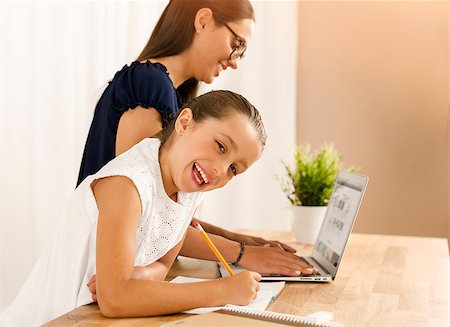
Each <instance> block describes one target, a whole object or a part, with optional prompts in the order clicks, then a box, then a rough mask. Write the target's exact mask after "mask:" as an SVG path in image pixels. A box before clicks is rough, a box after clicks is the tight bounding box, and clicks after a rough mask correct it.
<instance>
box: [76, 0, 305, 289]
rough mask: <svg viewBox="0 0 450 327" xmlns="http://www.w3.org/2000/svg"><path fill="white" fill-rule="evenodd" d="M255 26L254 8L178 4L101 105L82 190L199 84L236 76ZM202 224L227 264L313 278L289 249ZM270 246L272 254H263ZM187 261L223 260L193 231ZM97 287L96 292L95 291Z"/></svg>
mask: <svg viewBox="0 0 450 327" xmlns="http://www.w3.org/2000/svg"><path fill="white" fill-rule="evenodd" d="M254 20H255V18H254V12H253V8H252V6H251V4H250V2H249V1H248V0H227V1H218V0H172V1H170V3H169V4H168V5H167V7H166V8H165V10H164V12H163V13H162V15H161V17H160V19H159V21H158V23H157V25H156V27H155V29H154V31H153V33H152V35H151V37H150V40H149V41H148V43H147V45H146V46H145V48H144V50H143V51H142V53H141V54H140V55H139V57H138V60H137V61H135V62H133V63H132V64H131V65H130V66H125V67H124V68H123V69H122V70H121V71H119V72H118V73H116V75H115V76H114V78H113V80H112V81H111V82H110V84H109V85H108V87H107V88H106V90H105V92H104V93H103V95H102V97H101V98H100V100H99V102H98V104H97V107H96V109H95V114H94V118H93V122H92V125H91V128H90V131H89V135H88V139H87V142H86V146H85V150H84V154H83V160H82V163H81V168H80V174H79V178H78V184H80V183H81V182H82V181H83V179H84V178H85V177H86V176H88V175H91V174H94V173H96V172H97V171H98V170H99V169H100V168H101V167H103V166H104V165H105V164H106V163H107V162H108V161H110V160H111V159H113V158H114V157H115V156H117V155H119V154H121V153H123V152H124V151H126V150H128V149H129V148H131V147H132V146H133V145H135V144H137V143H138V142H140V141H141V140H142V139H144V138H146V137H152V136H154V135H156V134H157V133H159V132H160V131H161V130H162V129H163V128H164V127H166V125H167V122H168V119H169V117H170V116H171V115H172V114H173V113H175V112H176V111H177V110H178V108H179V107H181V105H182V104H183V103H185V102H187V101H189V100H190V99H192V98H193V97H195V96H196V93H197V89H198V84H199V81H203V82H206V83H211V82H212V81H213V80H214V78H215V77H217V76H219V75H220V72H221V71H222V70H225V69H227V68H228V67H231V68H233V69H236V68H237V67H238V61H239V59H240V58H241V57H242V56H243V55H244V53H245V50H246V48H247V44H248V42H249V40H250V38H251V36H252V34H253V27H254ZM130 109H131V110H130ZM201 224H202V225H203V227H204V228H205V230H206V231H207V232H208V233H212V234H213V235H210V237H211V238H212V239H213V242H214V243H215V244H216V245H217V247H218V248H219V250H220V251H221V252H222V254H223V255H224V257H225V259H226V260H228V261H230V262H234V263H235V264H236V265H237V264H239V265H241V266H243V267H244V268H247V269H251V270H254V271H258V272H260V273H281V274H286V275H299V274H300V273H301V272H304V273H311V272H312V269H311V266H309V265H307V264H306V263H304V262H303V261H301V260H300V259H299V258H298V257H297V256H295V255H294V254H293V253H294V252H295V250H294V249H293V248H291V247H289V246H288V245H286V244H283V243H280V242H277V241H267V240H264V239H262V238H258V237H252V236H248V235H243V234H238V233H233V232H230V231H227V230H224V229H222V228H219V227H216V226H213V225H210V224H207V223H205V222H201ZM244 244H245V245H244ZM267 244H269V245H270V247H266V246H264V247H263V246H262V245H267ZM180 254H181V255H185V256H189V257H196V258H200V259H206V260H215V257H214V255H213V253H212V252H211V251H209V250H208V249H207V248H206V247H205V244H204V242H203V240H202V239H201V237H200V235H199V234H198V233H197V232H196V231H195V230H194V229H193V228H189V230H188V232H187V236H186V242H184V245H183V248H182V249H181V252H180ZM90 286H91V287H93V289H95V284H92V283H90Z"/></svg>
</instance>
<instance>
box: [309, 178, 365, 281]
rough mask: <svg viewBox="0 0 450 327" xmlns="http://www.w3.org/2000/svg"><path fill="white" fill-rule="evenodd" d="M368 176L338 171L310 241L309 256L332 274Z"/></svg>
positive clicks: (352, 223) (337, 264)
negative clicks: (324, 209) (325, 209)
mask: <svg viewBox="0 0 450 327" xmlns="http://www.w3.org/2000/svg"><path fill="white" fill-rule="evenodd" d="M367 180H368V178H367V177H366V176H362V175H359V174H354V173H349V172H346V171H341V172H340V173H339V174H338V176H337V178H336V182H335V185H334V189H333V193H332V195H331V198H330V201H329V203H328V208H327V212H326V214H325V219H324V222H323V224H322V227H321V229H320V232H319V236H318V238H317V241H316V244H315V245H314V250H313V257H314V259H316V260H317V261H319V263H320V264H321V265H322V266H323V267H324V268H326V269H327V270H328V272H329V273H330V274H332V275H333V277H334V276H335V274H336V271H337V268H338V266H339V263H340V261H341V258H342V255H343V253H344V250H345V246H346V244H347V241H348V238H349V236H350V233H351V231H352V228H353V225H354V223H355V219H356V215H357V213H358V209H359V207H360V204H361V200H362V198H363V195H364V191H365V188H366V184H367Z"/></svg>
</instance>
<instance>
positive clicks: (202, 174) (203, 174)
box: [195, 163, 208, 184]
mask: <svg viewBox="0 0 450 327" xmlns="http://www.w3.org/2000/svg"><path fill="white" fill-rule="evenodd" d="M195 168H196V169H197V171H198V172H199V173H200V175H201V176H202V178H203V181H204V182H205V183H206V184H207V183H208V179H207V178H206V174H205V172H204V171H203V170H202V169H201V168H200V166H199V165H198V164H197V163H195ZM199 183H200V182H199Z"/></svg>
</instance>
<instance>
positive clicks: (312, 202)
mask: <svg viewBox="0 0 450 327" xmlns="http://www.w3.org/2000/svg"><path fill="white" fill-rule="evenodd" d="M283 165H284V168H285V170H286V174H287V177H285V178H281V179H280V182H281V185H282V188H283V191H284V193H285V194H286V195H287V198H288V199H289V200H290V202H291V203H292V205H293V207H292V208H293V222H292V228H293V231H294V234H295V239H296V240H297V241H298V242H300V243H306V244H313V243H314V242H315V241H316V239H317V236H318V234H319V231H320V227H321V226H322V222H323V219H324V216H325V212H326V209H327V205H328V201H329V200H330V196H331V193H332V191H333V186H334V182H335V180H336V176H337V174H338V173H339V171H340V170H341V169H343V164H342V162H341V156H340V154H339V153H338V152H337V151H336V150H335V149H334V146H333V144H324V145H323V146H322V147H321V149H320V150H319V151H316V152H314V153H313V152H312V151H311V146H310V145H309V144H305V145H301V146H296V147H295V148H294V164H293V166H290V165H289V164H287V163H286V162H284V161H283ZM349 170H354V169H353V168H352V167H350V168H349Z"/></svg>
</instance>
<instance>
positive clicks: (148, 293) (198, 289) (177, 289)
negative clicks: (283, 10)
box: [92, 176, 260, 317]
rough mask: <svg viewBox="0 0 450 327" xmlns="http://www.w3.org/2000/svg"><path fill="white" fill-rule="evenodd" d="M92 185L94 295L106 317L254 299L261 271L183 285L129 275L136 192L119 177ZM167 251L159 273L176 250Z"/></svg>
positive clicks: (137, 212) (138, 207) (137, 213)
mask: <svg viewBox="0 0 450 327" xmlns="http://www.w3.org/2000/svg"><path fill="white" fill-rule="evenodd" d="M92 188H93V191H94V195H95V199H96V201H97V206H98V209H99V218H98V226H97V252H96V261H97V266H96V269H97V298H98V303H99V307H100V310H101V312H102V313H103V314H104V315H105V316H111V317H132V316H151V315H162V314H171V313H175V312H180V311H183V310H188V309H192V308H195V307H206V306H218V305H224V304H226V303H232V304H240V305H243V304H248V303H249V302H250V300H251V299H252V298H254V297H255V295H256V292H257V289H258V287H259V286H258V280H259V279H260V275H259V274H256V273H252V272H246V273H241V274H238V275H235V276H232V277H230V278H220V279H217V280H213V281H207V282H199V283H186V284H175V283H174V284H172V283H167V282H163V281H155V280H144V279H138V278H133V273H134V259H135V254H136V246H135V244H136V229H137V226H138V223H139V217H140V215H141V203H140V198H139V195H138V192H137V190H136V188H135V186H134V184H133V183H132V182H131V180H129V179H128V178H126V177H123V176H114V177H107V178H103V179H100V180H97V181H96V182H95V183H93V185H92ZM179 245H180V244H179ZM179 245H178V246H179ZM172 251H173V252H172V253H171V254H170V255H169V256H167V257H164V259H163V260H160V261H159V262H160V263H161V264H162V265H164V266H165V268H164V269H162V270H163V271H165V270H166V269H168V267H169V266H170V264H171V262H173V259H174V256H175V255H176V254H177V253H178V249H176V248H174V249H172ZM148 269H152V268H148ZM153 269H155V271H156V270H157V269H156V267H153ZM159 273H161V272H159ZM156 274H158V272H157V271H156ZM162 275H164V274H161V276H160V277H162Z"/></svg>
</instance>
